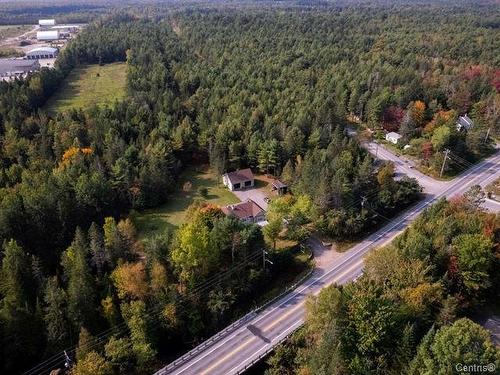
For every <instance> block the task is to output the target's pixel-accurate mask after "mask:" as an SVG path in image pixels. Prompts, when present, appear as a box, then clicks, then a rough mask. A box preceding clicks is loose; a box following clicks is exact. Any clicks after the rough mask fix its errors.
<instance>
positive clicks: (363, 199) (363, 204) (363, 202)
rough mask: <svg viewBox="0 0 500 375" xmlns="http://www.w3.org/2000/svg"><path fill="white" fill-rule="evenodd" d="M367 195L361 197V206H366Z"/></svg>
mask: <svg viewBox="0 0 500 375" xmlns="http://www.w3.org/2000/svg"><path fill="white" fill-rule="evenodd" d="M366 200H367V199H366V197H365V196H362V197H361V208H364V207H365V203H366Z"/></svg>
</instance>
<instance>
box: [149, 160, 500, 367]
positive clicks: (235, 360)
mask: <svg viewBox="0 0 500 375" xmlns="http://www.w3.org/2000/svg"><path fill="white" fill-rule="evenodd" d="M499 166H500V153H498V152H497V153H496V154H495V155H493V156H491V157H490V158H488V159H485V160H484V161H482V162H481V163H479V164H477V165H475V166H474V167H472V168H471V169H469V170H468V171H466V172H465V173H463V174H462V175H460V176H459V177H457V178H455V179H454V180H453V181H449V182H446V183H441V184H439V188H440V189H439V191H434V189H436V188H433V189H430V190H432V191H426V196H425V198H424V199H423V200H422V201H420V202H419V203H417V204H416V205H414V206H413V207H412V208H410V209H408V210H407V211H405V212H403V213H402V214H401V215H399V216H398V217H396V218H394V219H393V220H391V221H390V222H389V223H388V224H387V225H385V226H384V227H383V228H381V229H380V230H378V231H377V232H375V233H373V234H371V235H370V236H368V237H367V238H366V239H365V240H363V241H362V242H361V243H359V244H357V245H355V246H353V247H352V248H351V249H349V250H348V251H346V252H345V253H343V254H342V255H341V256H339V257H337V258H335V260H334V261H333V262H332V263H331V264H329V265H326V266H325V267H323V268H321V269H316V270H315V271H314V272H313V273H312V274H311V276H310V277H309V278H308V279H306V280H305V281H304V282H303V283H301V284H300V285H299V286H297V287H296V288H295V289H294V290H292V291H291V292H290V293H288V294H286V295H285V296H283V297H281V298H280V299H278V300H277V301H275V302H274V303H272V304H270V305H269V306H267V307H266V308H265V309H263V310H261V311H260V312H258V313H255V312H254V313H250V314H249V315H247V316H246V317H244V318H243V319H242V320H240V321H239V322H237V323H236V324H234V325H232V326H230V327H228V328H226V329H225V330H223V331H221V332H220V333H219V334H217V335H216V336H214V337H213V338H212V339H210V340H208V341H207V342H205V343H202V344H201V345H200V346H199V347H197V348H195V349H194V350H193V351H191V352H190V353H189V354H188V355H185V356H183V357H181V358H180V359H178V360H176V361H174V362H172V363H171V364H169V365H167V366H166V367H164V368H162V369H161V370H159V371H157V372H156V375H163V374H175V375H180V374H183V375H190V374H192V375H208V374H217V375H218V374H220V375H223V374H224V375H229V374H238V373H241V372H243V371H244V370H245V369H246V368H248V366H250V365H251V364H253V363H254V362H255V361H256V360H258V359H259V358H261V357H262V356H263V355H265V354H266V353H268V352H269V351H270V350H272V348H273V347H274V346H276V345H277V344H279V343H280V342H281V341H282V340H283V339H284V338H286V337H287V336H288V335H289V334H290V333H291V332H293V331H294V330H296V329H297V328H298V327H300V325H302V323H303V319H304V304H305V301H306V298H307V296H308V295H311V294H318V293H319V291H320V290H321V289H322V288H323V287H325V286H327V285H330V284H332V283H337V284H342V283H346V282H348V281H351V280H353V279H355V278H356V277H359V275H361V273H362V270H363V258H364V256H365V255H366V254H367V253H368V252H369V251H370V250H371V249H373V248H377V247H380V246H383V245H384V244H386V243H388V242H389V241H391V240H392V239H393V238H394V237H395V236H397V235H398V234H399V233H401V232H402V231H403V230H404V229H405V228H406V227H407V226H408V225H409V224H410V223H411V222H412V221H413V220H414V219H415V218H416V217H417V216H418V215H419V214H420V213H421V212H422V211H423V210H424V209H425V208H426V207H427V206H429V205H430V204H432V203H434V202H435V201H436V200H437V199H439V198H441V197H451V196H454V195H457V194H462V193H463V192H465V191H466V190H467V189H469V188H470V187H471V186H472V185H476V184H479V185H481V186H485V185H487V184H488V183H490V182H492V181H494V180H495V179H497V178H499V177H500V168H499ZM425 185H426V184H424V186H425Z"/></svg>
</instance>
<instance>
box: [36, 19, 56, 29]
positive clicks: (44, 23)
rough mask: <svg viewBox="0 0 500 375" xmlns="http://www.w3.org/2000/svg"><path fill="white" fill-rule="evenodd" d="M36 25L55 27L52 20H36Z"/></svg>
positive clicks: (54, 21)
mask: <svg viewBox="0 0 500 375" xmlns="http://www.w3.org/2000/svg"><path fill="white" fill-rule="evenodd" d="M38 25H39V26H40V27H49V26H55V25H56V20H54V19H45V20H38Z"/></svg>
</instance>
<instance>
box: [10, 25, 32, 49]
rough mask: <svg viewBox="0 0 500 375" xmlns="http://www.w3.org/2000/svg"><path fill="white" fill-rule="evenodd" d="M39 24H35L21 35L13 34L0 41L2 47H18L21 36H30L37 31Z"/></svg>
mask: <svg viewBox="0 0 500 375" xmlns="http://www.w3.org/2000/svg"><path fill="white" fill-rule="evenodd" d="M38 28H39V26H38V25H35V26H33V27H32V28H31V29H30V30H28V31H26V32H24V33H22V34H21V35H17V36H11V37H9V38H6V39H4V40H2V41H0V47H12V48H15V47H18V42H19V39H20V38H28V37H29V36H30V35H31V34H33V33H35V32H36V31H37V30H38Z"/></svg>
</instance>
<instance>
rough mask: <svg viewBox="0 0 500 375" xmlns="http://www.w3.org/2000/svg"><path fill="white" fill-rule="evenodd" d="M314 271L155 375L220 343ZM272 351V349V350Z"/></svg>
mask: <svg viewBox="0 0 500 375" xmlns="http://www.w3.org/2000/svg"><path fill="white" fill-rule="evenodd" d="M313 271H314V267H311V268H310V269H309V270H308V271H307V273H306V274H304V275H303V276H302V277H301V278H300V279H299V280H297V281H296V282H295V283H293V284H292V285H289V286H288V287H286V288H285V289H284V290H283V291H282V292H281V293H280V294H278V295H276V296H275V297H273V298H271V299H269V300H267V301H266V302H264V303H262V304H261V305H260V306H258V307H256V308H254V309H253V310H252V311H250V312H249V313H247V314H245V315H244V316H243V317H241V318H239V319H238V320H236V321H234V322H233V323H231V324H230V325H228V326H227V327H226V328H224V329H223V330H221V331H219V332H217V333H216V334H215V335H213V336H211V337H210V338H208V339H207V340H205V341H203V342H202V343H201V344H199V345H197V346H196V347H194V348H193V349H191V350H190V351H189V352H187V353H185V354H184V355H182V356H181V357H179V358H177V359H176V360H175V361H173V362H171V363H169V364H168V365H167V366H165V367H163V368H162V369H160V370H158V371H157V372H155V373H154V375H165V374H168V373H169V372H170V371H173V370H175V369H176V368H177V367H179V366H181V365H182V364H184V363H186V362H187V361H188V360H189V359H191V358H194V357H196V355H198V354H199V353H200V352H202V351H203V350H204V349H206V348H207V347H209V346H210V345H212V344H213V343H215V342H217V341H219V340H220V339H222V338H223V337H224V336H225V335H227V334H229V333H231V332H233V331H234V330H235V329H237V328H239V327H241V326H242V325H244V324H245V323H246V322H247V321H249V320H251V319H252V318H253V317H255V316H256V315H257V314H258V313H259V312H260V311H262V310H264V309H265V308H267V307H268V306H269V305H272V304H273V303H274V302H276V301H277V300H279V299H280V298H282V297H283V296H285V295H286V294H288V293H290V291H292V290H294V289H295V288H297V287H298V286H299V285H300V284H302V283H303V282H304V280H306V279H307V278H309V277H310V276H311V274H312V273H313ZM271 350H272V348H271Z"/></svg>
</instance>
